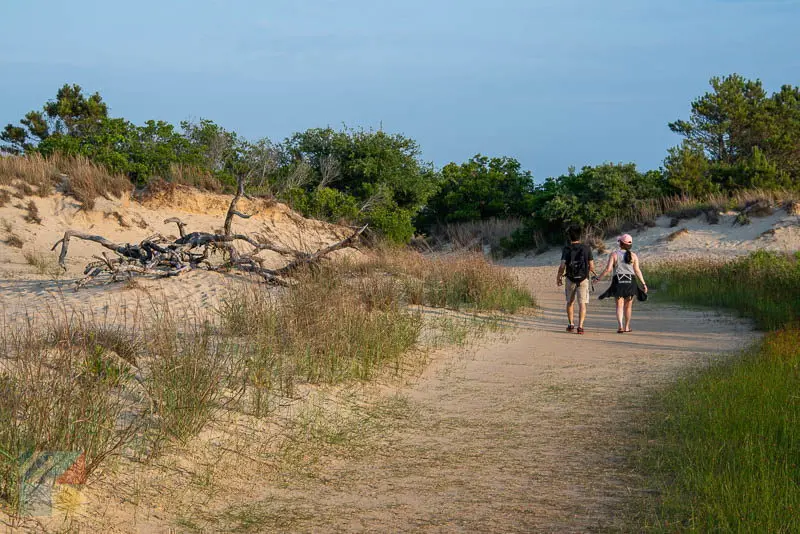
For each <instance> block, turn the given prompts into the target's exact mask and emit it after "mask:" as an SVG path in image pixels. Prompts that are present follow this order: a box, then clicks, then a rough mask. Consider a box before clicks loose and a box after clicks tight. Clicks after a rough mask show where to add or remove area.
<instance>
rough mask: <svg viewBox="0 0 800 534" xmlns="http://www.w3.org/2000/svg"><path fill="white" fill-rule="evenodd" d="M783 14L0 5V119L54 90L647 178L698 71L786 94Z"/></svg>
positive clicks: (793, 16) (158, 115)
mask: <svg viewBox="0 0 800 534" xmlns="http://www.w3.org/2000/svg"><path fill="white" fill-rule="evenodd" d="M798 27H800V0H758V1H756V0H660V1H655V0H602V1H601V0H493V1H486V0H225V1H223V0H137V1H136V2H130V1H127V2H112V1H108V0H103V1H100V0H70V1H69V2H67V1H62V0H51V1H45V0H0V73H1V74H0V123H2V124H5V123H8V122H16V121H17V120H19V118H21V117H22V115H23V114H24V113H26V112H27V111H29V110H31V109H40V108H41V106H42V105H43V104H44V102H45V101H47V100H49V99H52V98H54V96H55V93H56V91H57V90H58V88H59V87H60V86H61V85H63V84H64V83H77V84H79V85H81V86H82V87H83V88H84V90H85V91H87V92H89V93H93V92H95V91H98V92H99V93H100V94H101V95H102V96H103V99H104V100H105V101H106V102H107V103H108V104H109V107H110V113H111V115H112V116H115V117H125V118H126V119H128V120H131V121H133V122H135V123H137V124H138V123H142V122H143V121H145V120H148V119H161V120H167V121H170V122H173V123H178V122H180V121H182V120H196V119H199V118H208V119H211V120H214V121H215V122H217V123H219V124H221V125H222V126H224V127H225V128H227V129H230V130H234V131H236V132H238V133H239V134H241V135H243V136H245V137H246V138H250V139H258V138H262V137H269V138H270V139H272V140H273V141H280V140H282V139H284V138H285V137H287V136H289V135H291V134H292V133H294V132H297V131H303V130H305V129H307V128H313V127H325V126H331V127H334V128H339V127H341V126H342V125H347V126H349V127H363V128H367V129H369V128H373V129H377V128H383V129H384V130H385V131H387V132H392V133H401V134H403V135H406V136H408V137H411V138H413V139H416V140H417V141H418V142H419V144H420V146H421V148H422V156H423V159H425V160H426V161H431V162H433V163H434V165H435V166H436V167H442V166H443V165H445V164H447V163H449V162H451V161H456V162H463V161H466V160H467V159H469V158H470V157H472V156H473V155H475V154H477V153H481V154H484V155H487V156H509V157H513V158H516V159H517V160H519V161H520V163H521V164H522V166H523V168H525V169H529V170H530V171H532V173H533V175H534V178H535V179H536V180H537V181H541V180H543V179H545V178H547V177H548V176H558V175H560V174H563V173H565V172H566V171H567V169H568V167H569V166H576V167H578V168H580V167H581V166H583V165H597V164H600V163H604V162H615V163H617V162H631V161H632V162H635V163H636V164H637V165H638V166H639V168H640V169H642V170H647V169H652V168H657V167H659V166H660V165H661V164H662V161H663V158H664V156H665V155H666V150H667V148H668V147H670V146H673V145H676V144H678V143H679V141H680V140H679V138H678V137H677V136H676V135H675V134H673V133H672V132H670V130H669V128H668V126H667V124H668V123H669V122H670V121H674V120H676V119H679V118H686V117H688V114H689V111H690V103H691V101H692V100H693V99H695V98H697V97H699V96H700V95H702V94H703V93H705V92H706V91H707V90H708V80H709V78H711V77H712V76H715V75H717V76H724V75H727V74H731V73H734V72H735V73H739V74H742V75H743V76H745V77H747V78H752V79H755V78H758V79H761V80H762V82H763V83H764V85H765V87H766V89H767V90H768V91H774V90H777V89H779V88H780V86H781V85H783V84H791V85H800V53H798V52H800V31H798Z"/></svg>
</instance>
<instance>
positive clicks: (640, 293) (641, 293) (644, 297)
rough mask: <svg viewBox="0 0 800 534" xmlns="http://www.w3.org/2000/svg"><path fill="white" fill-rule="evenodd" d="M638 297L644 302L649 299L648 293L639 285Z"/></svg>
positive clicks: (637, 289)
mask: <svg viewBox="0 0 800 534" xmlns="http://www.w3.org/2000/svg"><path fill="white" fill-rule="evenodd" d="M636 298H637V299H638V300H639V302H644V301H646V300H647V293H645V292H644V289H642V288H641V287H638V286H637V287H636Z"/></svg>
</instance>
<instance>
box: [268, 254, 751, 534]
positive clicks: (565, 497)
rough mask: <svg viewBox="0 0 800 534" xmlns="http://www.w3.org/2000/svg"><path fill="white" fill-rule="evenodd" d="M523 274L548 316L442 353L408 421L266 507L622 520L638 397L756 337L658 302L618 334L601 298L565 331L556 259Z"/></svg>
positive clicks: (348, 525)
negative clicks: (496, 338)
mask: <svg viewBox="0 0 800 534" xmlns="http://www.w3.org/2000/svg"><path fill="white" fill-rule="evenodd" d="M520 273H521V276H522V277H523V278H524V280H525V281H526V283H528V284H529V285H530V286H531V288H532V289H533V290H534V291H535V292H536V294H537V296H538V299H539V302H540V305H541V307H542V313H541V314H540V315H539V316H537V317H534V318H529V319H527V320H525V321H524V322H523V323H522V324H521V330H520V331H519V332H518V334H517V335H515V336H514V338H513V341H511V342H508V343H506V342H490V343H487V344H485V346H482V347H480V348H479V349H477V351H476V352H475V353H474V354H472V355H470V356H469V357H467V358H457V357H456V358H455V359H452V358H451V359H440V360H438V361H437V362H436V363H435V364H434V365H433V366H431V368H430V369H428V370H427V371H426V373H425V374H424V376H423V377H422V379H421V380H420V381H419V382H418V383H417V384H416V385H415V386H413V388H412V390H411V391H410V392H407V393H408V395H409V397H410V400H411V401H412V404H413V405H414V406H415V407H416V408H417V409H418V412H417V413H418V417H416V418H415V420H414V422H413V424H411V426H410V428H404V429H402V430H401V431H398V432H395V433H394V434H393V435H390V436H387V438H386V440H385V442H384V443H383V444H382V445H381V447H379V448H377V449H376V450H375V451H374V454H368V455H367V456H366V457H363V458H360V459H352V460H346V461H342V462H338V463H335V464H333V465H332V466H329V467H328V468H326V469H325V472H323V473H321V474H320V476H319V477H318V479H317V480H315V481H314V482H312V483H310V486H309V485H308V484H303V485H298V486H293V485H292V484H290V485H289V487H284V488H281V489H276V490H274V493H273V492H272V491H269V490H268V492H267V494H266V495H265V500H264V502H262V503H260V506H264V505H266V504H267V503H270V505H269V507H270V508H272V507H273V506H274V507H275V511H276V512H278V515H283V514H286V513H288V514H290V515H292V516H294V518H295V520H293V521H292V526H291V529H290V530H292V531H314V532H320V531H369V532H405V531H408V532H410V531H414V532H419V531H432V532H532V531H534V532H586V531H605V530H616V529H617V528H619V526H620V525H619V524H618V523H617V519H615V513H616V512H618V510H619V506H620V504H621V503H622V502H624V500H625V499H626V498H627V497H629V496H630V495H631V493H632V492H637V491H642V489H643V488H642V487H641V481H638V480H637V479H636V477H635V475H634V474H633V473H630V472H629V470H628V468H626V467H625V463H624V461H623V458H624V454H625V452H626V450H629V448H630V447H631V446H633V444H634V442H635V439H636V438H635V428H633V425H632V423H631V421H632V420H633V419H634V418H635V416H636V415H637V414H640V413H641V409H642V405H643V401H644V400H645V398H646V394H647V393H648V392H652V391H653V389H654V388H656V387H658V386H659V385H661V384H664V383H665V382H667V381H669V380H670V379H671V378H674V376H675V374H676V373H677V372H679V371H681V370H686V369H688V368H692V367H696V366H700V365H702V364H704V363H707V362H708V361H709V359H710V358H712V357H714V356H713V355H714V354H720V353H721V352H724V351H731V350H734V349H736V348H738V347H741V346H743V345H745V344H746V342H747V341H748V340H750V339H752V338H753V336H754V334H753V333H752V332H751V330H750V328H749V326H748V325H747V324H746V323H745V322H742V321H739V320H735V319H731V318H729V317H721V316H716V315H714V314H710V313H704V312H697V311H689V310H685V309H681V308H677V307H668V306H664V305H658V304H657V303H655V302H653V300H656V299H651V301H650V302H648V303H646V304H644V305H642V304H640V303H637V305H636V307H635V310H634V311H635V315H634V324H633V328H634V330H635V332H634V333H632V334H626V335H619V334H617V333H616V321H615V319H614V317H613V309H612V308H611V304H610V303H608V302H602V303H601V302H599V301H597V300H593V301H592V303H591V309H590V317H589V320H588V321H587V325H586V326H587V334H586V335H585V336H578V335H575V334H567V333H566V332H564V331H563V327H564V324H565V320H564V316H563V312H562V293H561V292H559V291H558V290H557V289H556V288H555V287H554V286H553V283H552V280H553V278H554V269H553V268H523V269H520ZM320 481H321V482H322V483H321V484H320V483H319V482H320ZM278 510H280V512H279V511H278ZM265 527H266V525H265ZM267 530H269V528H267Z"/></svg>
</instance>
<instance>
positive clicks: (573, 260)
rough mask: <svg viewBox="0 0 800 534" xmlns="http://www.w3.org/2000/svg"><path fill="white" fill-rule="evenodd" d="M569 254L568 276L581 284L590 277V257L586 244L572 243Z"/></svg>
mask: <svg viewBox="0 0 800 534" xmlns="http://www.w3.org/2000/svg"><path fill="white" fill-rule="evenodd" d="M568 248H569V255H568V256H567V278H568V279H569V280H570V281H571V282H574V283H576V284H580V283H581V282H583V281H584V280H586V279H587V278H588V277H589V258H588V255H587V254H586V249H587V248H588V247H587V246H586V245H570V246H569V247H568Z"/></svg>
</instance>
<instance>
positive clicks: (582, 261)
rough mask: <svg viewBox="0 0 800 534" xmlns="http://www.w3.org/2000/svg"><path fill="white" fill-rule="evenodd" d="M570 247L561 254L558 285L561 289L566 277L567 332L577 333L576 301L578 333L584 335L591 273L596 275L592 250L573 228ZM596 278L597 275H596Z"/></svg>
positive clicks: (577, 229) (571, 229)
mask: <svg viewBox="0 0 800 534" xmlns="http://www.w3.org/2000/svg"><path fill="white" fill-rule="evenodd" d="M568 235H569V245H567V246H566V247H564V250H563V251H562V252H561V265H560V266H559V267H558V277H557V279H556V284H558V287H561V284H562V283H563V278H564V275H566V278H567V283H566V287H565V290H564V293H565V295H566V297H567V319H568V320H569V324H568V325H567V332H573V331H576V329H575V321H574V312H575V307H574V306H575V300H577V301H578V328H577V333H578V334H583V322H584V321H585V320H586V306H587V305H588V304H589V273H591V274H592V275H595V271H594V258H593V257H592V248H591V247H590V246H589V245H584V244H582V243H581V242H580V239H581V231H580V229H579V228H575V227H572V228H570V229H569V231H568ZM595 276H596V275H595Z"/></svg>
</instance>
